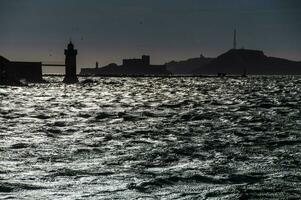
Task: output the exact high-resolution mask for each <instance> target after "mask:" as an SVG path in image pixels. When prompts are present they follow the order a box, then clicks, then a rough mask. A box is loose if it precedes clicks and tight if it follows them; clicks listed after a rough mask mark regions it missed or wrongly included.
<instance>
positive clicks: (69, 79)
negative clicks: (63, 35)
mask: <svg viewBox="0 0 301 200" xmlns="http://www.w3.org/2000/svg"><path fill="white" fill-rule="evenodd" d="M65 55H66V59H65V65H66V68H65V78H64V81H63V82H64V83H68V84H72V83H77V82H78V78H77V76H76V55H77V50H76V49H74V45H73V44H72V42H71V41H70V43H69V44H68V48H67V49H65Z"/></svg>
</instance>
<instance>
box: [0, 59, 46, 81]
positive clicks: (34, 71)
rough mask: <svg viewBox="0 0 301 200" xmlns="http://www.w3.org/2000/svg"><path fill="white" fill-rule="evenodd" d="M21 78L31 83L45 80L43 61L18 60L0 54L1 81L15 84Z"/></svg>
mask: <svg viewBox="0 0 301 200" xmlns="http://www.w3.org/2000/svg"><path fill="white" fill-rule="evenodd" d="M20 80H26V82H31V83H41V82H44V80H43V78H42V63H41V62H16V61H9V60H8V59H6V58H4V57H2V56H0V82H2V83H6V84H10V83H11V84H14V83H17V82H19V81H20Z"/></svg>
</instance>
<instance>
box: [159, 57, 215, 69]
mask: <svg viewBox="0 0 301 200" xmlns="http://www.w3.org/2000/svg"><path fill="white" fill-rule="evenodd" d="M212 60H213V58H206V57H204V56H202V55H201V56H200V57H199V58H190V59H188V60H184V61H179V62H176V61H171V62H169V63H166V64H165V65H166V67H167V70H168V71H170V72H171V73H173V74H192V73H193V72H194V71H195V70H196V69H198V68H199V67H201V66H205V65H207V64H209V63H210V62H211V61H212Z"/></svg>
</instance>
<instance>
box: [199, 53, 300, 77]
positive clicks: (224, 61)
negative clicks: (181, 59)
mask: <svg viewBox="0 0 301 200" xmlns="http://www.w3.org/2000/svg"><path fill="white" fill-rule="evenodd" d="M244 71H245V72H246V73H247V74H253V75H298V74H301V62H296V61H290V60H287V59H282V58H274V57H268V56H266V55H264V53H263V52H262V51H258V50H247V49H231V50H229V51H228V52H226V53H224V54H222V55H220V56H218V57H217V58H216V59H214V60H212V61H211V62H210V63H208V64H207V65H203V66H200V67H199V68H198V69H196V70H194V71H193V74H195V75H199V74H218V73H224V74H233V75H241V74H243V73H244Z"/></svg>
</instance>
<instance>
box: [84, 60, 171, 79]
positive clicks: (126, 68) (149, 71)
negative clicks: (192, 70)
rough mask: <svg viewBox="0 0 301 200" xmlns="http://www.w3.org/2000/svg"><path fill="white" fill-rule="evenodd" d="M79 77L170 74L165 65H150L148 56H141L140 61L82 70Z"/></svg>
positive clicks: (124, 61)
mask: <svg viewBox="0 0 301 200" xmlns="http://www.w3.org/2000/svg"><path fill="white" fill-rule="evenodd" d="M80 74H81V75H88V76H103V75H107V76H110V75H111V76H148V75H151V76H166V75H171V73H170V72H169V71H168V70H167V69H166V65H151V64H150V56H147V55H143V56H142V57H141V59H136V58H134V59H124V60H123V61H122V65H121V66H119V65H117V64H115V63H112V64H109V65H107V66H104V67H102V68H94V69H93V68H83V69H81V72H80Z"/></svg>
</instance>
